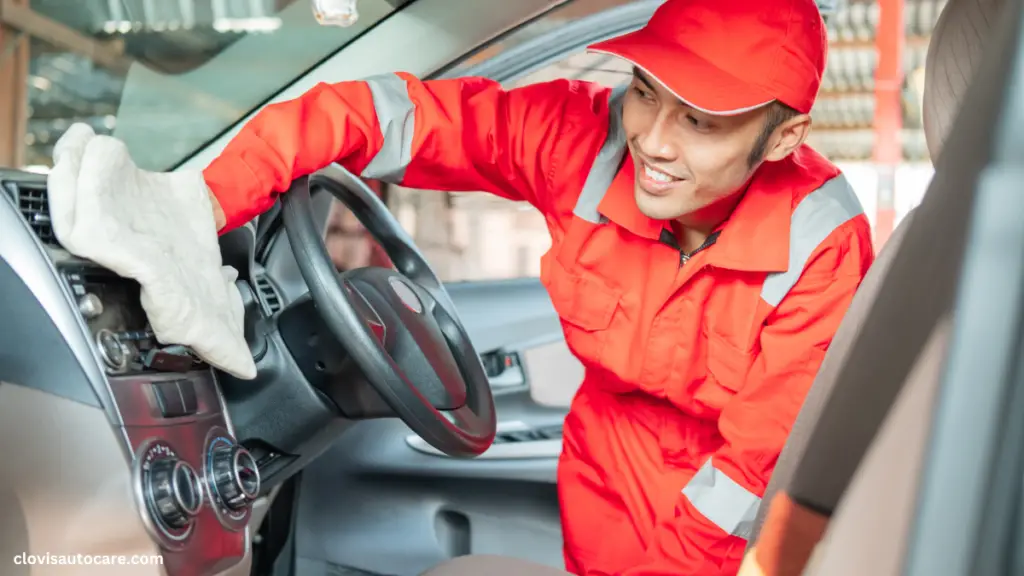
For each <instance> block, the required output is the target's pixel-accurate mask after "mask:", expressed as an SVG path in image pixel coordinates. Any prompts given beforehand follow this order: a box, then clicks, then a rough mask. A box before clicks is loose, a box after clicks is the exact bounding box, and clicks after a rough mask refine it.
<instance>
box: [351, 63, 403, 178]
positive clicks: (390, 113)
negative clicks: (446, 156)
mask: <svg viewBox="0 0 1024 576" xmlns="http://www.w3.org/2000/svg"><path fill="white" fill-rule="evenodd" d="M365 82H366V83H367V85H369V87H370V93H371V94H372V95H373V107H374V109H375V110H376V113H377V123H378V124H379V125H380V131H381V134H383V135H384V143H383V144H382V145H381V147H380V150H378V151H377V154H376V155H375V156H374V157H373V160H371V161H370V163H369V164H367V165H366V168H364V169H363V171H362V173H360V176H362V177H363V178H368V179H372V180H383V181H384V182H388V183H391V184H401V182H402V179H403V178H404V177H405V169H406V168H408V167H409V162H411V161H412V139H413V134H414V133H415V130H416V126H415V124H416V107H415V106H414V105H413V103H412V100H411V99H410V98H409V89H408V87H407V86H406V84H405V80H403V79H402V78H401V77H400V76H398V75H397V74H383V75H380V76H373V77H370V78H367V79H366V80H365Z"/></svg>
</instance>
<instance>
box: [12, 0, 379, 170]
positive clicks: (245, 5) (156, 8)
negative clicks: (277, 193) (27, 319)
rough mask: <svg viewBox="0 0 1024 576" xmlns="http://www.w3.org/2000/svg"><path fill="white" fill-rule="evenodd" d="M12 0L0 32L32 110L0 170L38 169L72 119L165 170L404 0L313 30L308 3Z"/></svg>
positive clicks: (363, 3) (367, 3) (371, 0)
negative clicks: (23, 64)
mask: <svg viewBox="0 0 1024 576" xmlns="http://www.w3.org/2000/svg"><path fill="white" fill-rule="evenodd" d="M8 2H9V3H10V5H12V6H14V8H12V9H11V10H14V11H15V12H11V13H9V14H5V20H8V21H11V20H12V19H14V20H17V21H18V22H23V23H24V24H22V26H23V28H24V30H22V29H19V28H14V27H8V28H6V29H5V31H4V32H3V33H2V36H0V37H4V38H6V39H8V40H15V41H14V43H12V44H8V43H6V42H5V43H3V44H2V45H3V46H13V47H17V46H19V45H20V46H22V47H27V58H26V59H25V60H27V74H26V76H27V78H24V77H23V78H24V79H23V80H22V81H23V82H24V86H25V89H26V93H25V95H24V100H23V101H24V102H26V103H27V110H28V116H27V122H25V130H24V132H25V136H24V142H23V148H22V149H20V150H17V151H16V152H15V153H14V154H10V153H9V154H7V155H8V156H12V157H11V158H0V165H7V166H15V167H19V166H36V167H38V168H39V169H40V170H44V169H45V168H46V167H48V166H49V165H50V164H51V162H52V160H51V155H52V149H53V144H54V142H55V141H56V140H57V138H59V137H60V135H61V134H62V133H63V132H64V131H65V130H66V129H67V127H68V126H70V125H71V123H73V122H85V123H87V124H90V125H91V126H92V127H93V128H94V129H95V130H96V131H97V132H98V133H101V134H112V135H114V136H116V137H118V138H120V139H122V140H124V141H125V143H126V144H127V145H128V147H129V149H130V151H131V153H132V157H133V158H134V159H135V160H136V162H137V163H138V164H139V165H140V166H142V167H144V168H148V169H152V170H166V169H168V168H170V167H172V166H174V165H175V164H177V163H178V162H180V161H181V160H183V159H184V158H186V157H187V156H188V155H190V154H191V153H193V152H194V151H195V150H196V149H198V148H199V147H201V146H202V145H203V144H205V143H206V142H208V141H209V140H211V139H213V138H214V137H216V136H217V135H218V134H220V133H221V132H222V131H223V130H225V129H227V128H229V127H230V126H231V125H233V124H234V123H235V122H237V121H238V120H239V119H241V118H243V117H245V116H246V115H247V114H249V113H250V112H251V111H252V110H253V109H255V108H256V107H258V106H259V105H260V104H262V103H263V102H264V101H266V100H267V99H268V98H270V97H271V96H273V95H274V94H275V93H277V92H278V91H279V90H281V89H282V88H283V87H284V86H286V85H288V84H290V83H291V82H292V81H294V80H295V79H296V78H298V77H299V76H301V75H302V74H303V73H305V72H306V71H307V70H308V69H310V68H311V67H313V66H314V65H315V64H317V63H318V62H319V61H321V60H323V59H324V58H326V57H327V56H329V55H330V54H332V53H333V52H335V51H336V50H338V49H340V48H341V47H343V46H344V45H346V44H347V43H348V42H350V41H351V40H352V39H354V38H355V37H356V36H357V35H359V34H360V33H361V32H363V31H364V30H366V29H367V28H369V27H370V26H373V25H374V24H375V23H377V22H379V21H380V20H381V19H383V18H384V17H386V16H387V15H388V14H390V13H391V12H392V11H393V10H394V8H393V4H399V3H398V2H395V1H394V0H390V1H389V0H360V2H359V12H360V19H359V20H358V22H357V23H356V24H355V25H354V26H352V27H350V28H337V27H325V26H320V25H318V24H317V22H316V20H315V19H314V17H313V14H312V11H311V7H310V2H309V0H75V1H73V2H71V1H69V0H31V1H28V0H8ZM5 4H6V3H5ZM5 10H8V7H7V6H6V5H5ZM19 50H20V51H21V52H24V51H25V50H24V48H15V49H14V52H18V51H19ZM6 52H7V51H6V50H5V54H4V56H6V57H12V56H13V57H18V55H17V54H7V53H6ZM22 58H24V55H22ZM2 68H3V66H0V69H2ZM12 92H15V98H13V99H15V100H16V99H17V94H16V91H13V90H12ZM0 150H3V148H0Z"/></svg>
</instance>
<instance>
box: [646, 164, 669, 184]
mask: <svg viewBox="0 0 1024 576" xmlns="http://www.w3.org/2000/svg"><path fill="white" fill-rule="evenodd" d="M644 174H646V175H647V177H648V178H650V179H651V180H654V181H656V182H665V183H668V182H672V181H674V180H676V178H673V177H671V176H669V175H668V174H665V173H664V172H658V171H656V170H652V169H651V167H650V166H644Z"/></svg>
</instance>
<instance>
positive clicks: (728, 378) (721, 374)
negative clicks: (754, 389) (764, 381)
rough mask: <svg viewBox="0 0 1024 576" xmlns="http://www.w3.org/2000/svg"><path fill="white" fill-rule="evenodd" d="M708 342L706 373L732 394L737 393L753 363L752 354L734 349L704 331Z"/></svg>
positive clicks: (711, 332) (709, 331) (709, 332)
mask: <svg viewBox="0 0 1024 576" xmlns="http://www.w3.org/2000/svg"><path fill="white" fill-rule="evenodd" d="M704 337H705V338H707V341H708V356H707V365H708V372H709V373H710V374H711V376H712V377H713V378H714V379H715V381H716V382H717V383H718V384H719V385H720V386H722V387H723V388H726V389H728V390H730V391H732V392H739V391H740V389H741V388H743V384H744V383H745V382H746V380H747V372H749V371H750V365H751V364H752V363H753V354H754V353H753V352H746V351H743V350H740V349H739V348H736V347H735V346H733V345H732V343H730V342H728V341H727V340H725V339H724V338H723V337H721V336H719V335H717V334H715V333H714V331H712V330H707V329H705V330H704Z"/></svg>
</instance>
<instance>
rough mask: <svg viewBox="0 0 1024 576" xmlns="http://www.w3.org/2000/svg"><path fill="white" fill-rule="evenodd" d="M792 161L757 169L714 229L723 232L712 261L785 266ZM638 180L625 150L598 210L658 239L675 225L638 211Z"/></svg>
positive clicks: (757, 268) (744, 267)
mask: <svg viewBox="0 0 1024 576" xmlns="http://www.w3.org/2000/svg"><path fill="white" fill-rule="evenodd" d="M791 164H792V162H790V161H789V159H787V160H782V161H780V162H774V163H771V164H763V165H762V166H761V167H760V168H758V170H757V172H755V173H754V177H753V178H752V179H751V181H750V183H749V184H748V187H747V190H746V192H745V193H744V194H743V198H742V199H740V201H739V203H737V205H736V208H735V209H733V212H732V214H731V215H730V216H729V218H728V219H726V221H725V222H723V223H722V224H721V225H719V226H718V228H716V229H715V232H716V233H719V236H718V238H717V241H716V242H715V244H714V246H713V247H711V248H709V249H708V250H707V258H708V260H707V263H708V264H709V265H712V266H717V267H720V268H728V269H732V270H741V271H752V272H783V271H785V270H786V269H787V267H788V265H789V227H790V219H791V216H792V211H793V194H792V186H791V185H789V184H787V180H789V178H786V174H788V173H790V170H791V168H790V166H789V165H791ZM634 179H635V171H634V167H633V160H632V158H631V157H630V156H629V155H628V154H627V155H626V157H625V159H624V161H623V163H622V167H621V168H620V169H619V172H618V174H616V176H615V179H614V181H613V182H612V185H611V188H609V189H608V192H607V193H606V194H605V195H604V198H602V199H601V203H600V204H599V205H598V208H597V209H598V212H600V213H601V215H602V216H604V217H605V218H607V219H608V220H609V221H611V222H614V223H615V224H617V225H619V226H621V227H622V228H625V229H626V230H629V231H630V232H632V233H633V234H635V235H637V236H640V237H642V238H647V239H649V240H654V241H659V239H660V238H661V235H662V230H666V229H667V230H669V231H671V225H670V223H669V222H666V221H664V220H655V219H653V218H650V217H648V216H646V215H644V214H643V213H642V212H640V208H639V207H637V205H636V198H635V197H634V195H633V187H634Z"/></svg>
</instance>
